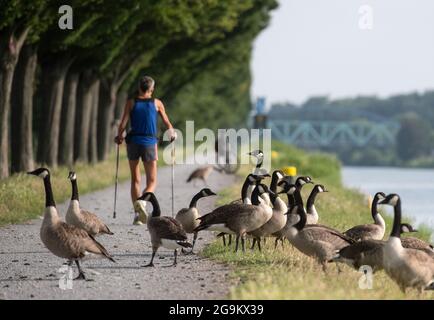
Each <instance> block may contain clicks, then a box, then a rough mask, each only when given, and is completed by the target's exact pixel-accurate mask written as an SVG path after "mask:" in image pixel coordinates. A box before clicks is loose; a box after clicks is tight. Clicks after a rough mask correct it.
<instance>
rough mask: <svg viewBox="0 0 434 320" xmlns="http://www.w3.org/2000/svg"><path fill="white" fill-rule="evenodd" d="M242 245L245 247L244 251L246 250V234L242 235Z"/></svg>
mask: <svg viewBox="0 0 434 320" xmlns="http://www.w3.org/2000/svg"><path fill="white" fill-rule="evenodd" d="M241 247H242V249H243V253H244V252H246V234H243V235H242V236H241Z"/></svg>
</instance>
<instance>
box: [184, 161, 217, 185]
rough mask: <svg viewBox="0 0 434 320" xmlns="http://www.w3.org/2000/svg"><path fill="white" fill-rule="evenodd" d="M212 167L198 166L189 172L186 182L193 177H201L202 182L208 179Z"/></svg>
mask: <svg viewBox="0 0 434 320" xmlns="http://www.w3.org/2000/svg"><path fill="white" fill-rule="evenodd" d="M213 169H214V166H212V165H208V166H205V167H201V168H198V169H196V170H194V171H193V172H192V173H191V174H190V176H189V177H188V179H187V182H190V181H193V180H195V179H201V180H202V181H203V182H204V183H206V180H207V179H208V177H209V175H210V174H211V172H212V170H213Z"/></svg>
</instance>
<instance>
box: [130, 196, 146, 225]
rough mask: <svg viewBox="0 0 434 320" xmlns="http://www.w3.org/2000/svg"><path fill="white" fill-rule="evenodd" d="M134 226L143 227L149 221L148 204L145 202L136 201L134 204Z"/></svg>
mask: <svg viewBox="0 0 434 320" xmlns="http://www.w3.org/2000/svg"><path fill="white" fill-rule="evenodd" d="M134 211H135V216H134V222H133V224H134V225H142V224H146V221H147V220H148V213H147V211H146V202H145V201H136V202H134Z"/></svg>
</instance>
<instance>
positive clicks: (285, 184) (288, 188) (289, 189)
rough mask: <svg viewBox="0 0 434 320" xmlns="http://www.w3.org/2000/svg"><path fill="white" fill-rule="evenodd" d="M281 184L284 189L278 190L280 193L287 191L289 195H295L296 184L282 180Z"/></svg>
mask: <svg viewBox="0 0 434 320" xmlns="http://www.w3.org/2000/svg"><path fill="white" fill-rule="evenodd" d="M279 186H280V187H282V190H281V191H280V192H278V193H279V194H282V193H286V194H289V195H293V194H294V192H295V190H297V187H296V185H295V184H290V183H288V182H287V181H282V183H280V184H279Z"/></svg>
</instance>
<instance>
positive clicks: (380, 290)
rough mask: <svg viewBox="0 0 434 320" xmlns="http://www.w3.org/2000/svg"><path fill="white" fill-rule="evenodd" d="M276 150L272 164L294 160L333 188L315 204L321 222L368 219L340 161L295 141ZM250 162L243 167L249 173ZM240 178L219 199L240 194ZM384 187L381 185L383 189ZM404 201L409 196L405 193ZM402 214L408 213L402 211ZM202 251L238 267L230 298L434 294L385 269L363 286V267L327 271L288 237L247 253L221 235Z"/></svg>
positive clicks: (339, 225) (340, 224) (339, 224)
mask: <svg viewBox="0 0 434 320" xmlns="http://www.w3.org/2000/svg"><path fill="white" fill-rule="evenodd" d="M273 150H274V151H276V152H275V153H274V154H275V156H274V157H273V160H272V165H273V169H277V168H282V167H284V166H288V165H294V166H296V167H297V168H298V174H300V175H310V176H311V177H312V178H313V179H314V181H315V182H316V183H321V184H324V185H325V186H326V188H327V189H329V191H330V192H329V193H326V194H320V195H318V197H317V201H316V207H317V210H318V212H319V214H320V223H322V224H326V225H329V226H333V227H335V228H336V229H338V230H346V229H348V228H349V227H352V226H354V225H357V224H362V223H369V221H370V219H371V218H370V213H369V212H370V211H369V208H368V201H367V199H366V197H365V196H364V195H363V194H361V193H360V192H358V191H356V190H350V189H347V188H344V187H343V186H342V184H341V176H340V165H339V162H338V161H337V160H336V159H335V158H333V157H331V156H328V155H324V154H319V153H305V152H302V151H300V150H297V149H295V148H293V147H289V146H286V145H282V144H279V143H273ZM247 170H248V168H243V170H242V172H241V175H245V174H246V172H247ZM241 182H242V181H241V179H240V182H239V183H238V184H237V185H234V186H232V187H230V188H228V189H226V190H225V191H224V192H222V193H221V196H220V200H219V201H220V204H223V203H227V202H228V201H230V200H233V199H236V198H237V197H238V198H239V190H240V186H241ZM310 190H311V187H309V186H308V187H305V189H304V192H303V195H304V196H303V198H304V199H306V197H307V195H308V193H309V192H310ZM379 191H380V190H379ZM403 201H405V199H403ZM404 220H406V219H405V214H404ZM386 221H387V230H386V233H387V234H388V233H389V232H390V226H391V222H392V219H391V217H386ZM418 229H419V230H420V232H419V233H418V234H416V236H418V237H421V238H423V239H425V240H427V239H428V238H429V236H430V231H429V229H428V228H426V227H422V226H420V227H419V228H418ZM202 254H203V255H204V256H206V257H209V258H212V259H215V260H218V261H221V262H225V263H229V264H230V265H232V266H233V267H234V272H233V274H232V275H233V276H234V277H236V278H239V279H240V282H239V285H238V286H236V287H234V288H232V289H231V292H230V294H229V297H228V298H230V299H415V298H416V299H417V298H424V299H432V298H434V294H433V293H432V292H425V293H423V294H422V296H419V295H418V293H417V292H416V291H414V290H410V291H407V294H406V295H404V294H402V293H401V291H400V290H399V288H398V286H397V285H395V283H394V282H393V281H392V280H391V279H389V278H388V276H387V275H386V274H385V273H384V271H381V272H378V273H376V274H374V282H373V289H372V290H362V289H359V286H358V283H359V278H360V277H361V276H362V273H359V272H357V271H355V270H353V269H351V268H349V267H347V266H346V265H341V268H342V272H341V273H340V274H338V272H337V268H336V266H335V265H334V264H330V265H329V268H328V272H327V274H325V273H324V272H322V268H321V267H320V266H319V265H317V263H316V262H315V261H314V260H313V259H311V258H309V257H307V256H304V255H303V254H301V253H300V252H298V251H297V250H296V249H295V248H293V247H292V246H290V245H289V244H288V243H287V242H286V243H285V248H284V249H282V248H281V246H280V245H279V247H278V249H277V250H274V240H271V239H269V240H268V241H267V243H266V245H265V246H264V248H263V251H262V253H260V252H258V251H257V250H255V251H254V252H252V251H250V250H248V251H247V252H246V253H245V254H244V255H243V254H242V253H241V252H238V254H235V253H234V252H233V247H232V248H231V249H228V248H225V247H223V245H222V242H221V240H220V239H218V240H216V241H215V242H214V243H212V244H210V245H209V246H207V247H206V248H205V249H204V251H203V253H202Z"/></svg>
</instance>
